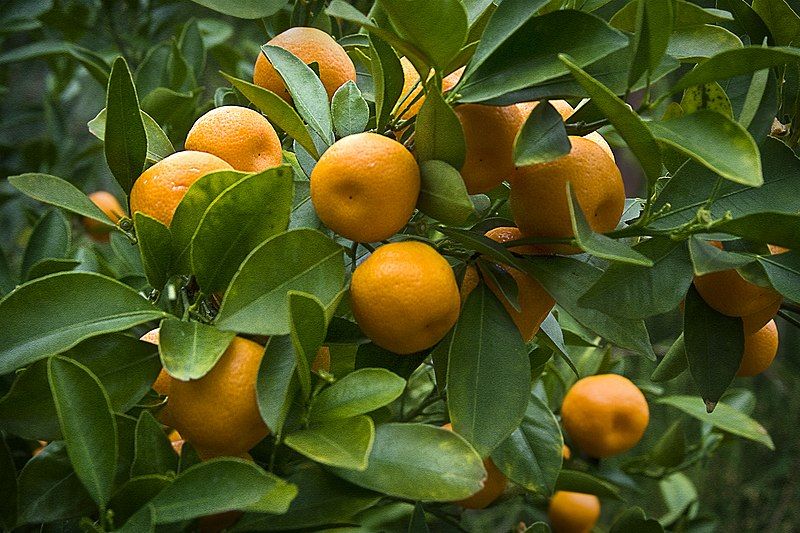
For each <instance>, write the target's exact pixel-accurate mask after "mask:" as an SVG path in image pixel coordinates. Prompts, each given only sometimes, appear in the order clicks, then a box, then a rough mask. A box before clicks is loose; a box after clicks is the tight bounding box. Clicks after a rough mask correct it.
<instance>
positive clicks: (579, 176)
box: [509, 136, 625, 254]
mask: <svg viewBox="0 0 800 533" xmlns="http://www.w3.org/2000/svg"><path fill="white" fill-rule="evenodd" d="M569 139H570V142H571V143H572V150H571V151H570V153H569V154H567V155H565V156H563V157H560V158H558V159H555V160H554V161H550V162H547V163H541V164H537V165H530V166H526V167H519V168H517V169H516V171H515V173H514V178H513V180H512V182H511V194H510V196H509V204H510V206H511V213H512V215H513V217H514V222H515V223H516V224H517V227H519V229H520V231H521V232H522V234H523V235H524V236H525V237H539V238H554V239H569V238H571V237H573V236H574V233H573V231H572V222H571V218H570V214H569V204H568V203H567V190H566V185H567V182H570V183H571V185H572V190H573V191H574V192H575V195H576V197H577V199H578V204H579V205H580V207H581V209H582V211H583V213H584V215H585V217H586V220H587V221H588V223H589V226H591V228H592V229H593V230H594V231H596V232H598V233H606V232H609V231H611V230H613V229H614V228H616V227H617V224H618V223H619V220H620V217H621V216H622V212H623V210H624V209H625V186H624V184H623V181H622V174H620V171H619V169H618V168H617V165H616V164H615V163H614V161H612V160H611V158H610V157H608V155H607V154H606V153H605V151H604V150H603V149H602V148H601V147H600V146H598V145H597V144H596V143H594V142H592V141H590V140H587V139H584V138H583V137H572V136H571V137H570V138H569ZM534 248H535V249H536V251H537V253H544V254H550V253H563V254H573V253H577V252H579V250H578V249H577V248H575V247H573V246H570V245H566V244H537V245H534Z"/></svg>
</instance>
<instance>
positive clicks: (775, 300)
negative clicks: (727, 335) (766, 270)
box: [694, 241, 783, 331]
mask: <svg viewBox="0 0 800 533" xmlns="http://www.w3.org/2000/svg"><path fill="white" fill-rule="evenodd" d="M709 244H712V245H714V246H716V247H717V248H720V249H722V244H721V243H720V242H719V241H710V242H709ZM694 286H695V288H697V292H699V293H700V296H702V297H703V300H705V302H706V303H707V304H708V305H709V306H711V307H713V308H714V309H716V310H717V311H719V312H720V313H722V314H723V315H728V316H740V317H749V318H748V319H747V320H745V323H746V325H747V326H748V331H755V330H757V329H759V328H761V326H763V325H764V324H766V323H767V322H769V321H770V320H771V319H772V317H773V316H775V313H777V311H778V307H780V304H781V301H783V297H782V296H781V295H780V293H779V292H778V291H776V290H775V289H772V288H771V287H761V286H759V285H755V284H753V283H750V282H749V281H747V280H746V279H744V278H743V277H742V276H741V275H740V274H739V273H738V272H737V271H736V270H735V269H731V270H723V271H720V272H712V273H710V274H704V275H702V276H695V278H694ZM773 311H774V312H773Z"/></svg>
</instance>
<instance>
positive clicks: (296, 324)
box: [288, 291, 328, 398]
mask: <svg viewBox="0 0 800 533" xmlns="http://www.w3.org/2000/svg"><path fill="white" fill-rule="evenodd" d="M288 300H289V322H290V336H291V338H292V344H293V345H294V354H295V361H296V364H297V378H298V382H299V383H300V389H301V390H302V391H303V396H304V397H305V398H308V397H309V396H310V394H311V365H312V363H313V362H314V359H315V358H316V356H317V351H318V350H319V348H320V346H322V343H323V342H324V341H325V333H326V331H327V326H328V324H327V319H326V316H325V306H324V305H323V304H322V302H321V301H320V300H319V299H318V298H317V297H316V296H314V295H312V294H307V293H303V292H297V291H289V293H288Z"/></svg>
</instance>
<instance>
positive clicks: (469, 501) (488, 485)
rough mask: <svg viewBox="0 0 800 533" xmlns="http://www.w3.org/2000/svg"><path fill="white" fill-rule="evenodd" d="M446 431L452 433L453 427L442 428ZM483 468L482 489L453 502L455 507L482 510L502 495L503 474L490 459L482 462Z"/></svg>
mask: <svg viewBox="0 0 800 533" xmlns="http://www.w3.org/2000/svg"><path fill="white" fill-rule="evenodd" d="M442 427H443V428H444V429H446V430H448V431H453V425H452V424H450V423H447V424H445V425H444V426H442ZM483 467H484V468H485V469H486V479H485V480H484V481H483V488H482V489H480V490H479V491H478V492H476V493H475V494H473V495H472V496H470V497H469V498H465V499H463V500H459V501H457V502H454V503H455V504H456V505H459V506H461V507H463V508H464V509H483V508H485V507H487V506H489V505H491V504H492V502H494V501H495V500H496V499H497V498H499V497H500V495H501V494H503V491H505V490H506V486H507V485H508V478H506V476H505V474H503V473H502V472H501V471H500V469H499V468H497V465H495V464H494V461H492V459H491V457H487V458H486V459H484V460H483Z"/></svg>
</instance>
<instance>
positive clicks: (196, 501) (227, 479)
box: [150, 457, 297, 524]
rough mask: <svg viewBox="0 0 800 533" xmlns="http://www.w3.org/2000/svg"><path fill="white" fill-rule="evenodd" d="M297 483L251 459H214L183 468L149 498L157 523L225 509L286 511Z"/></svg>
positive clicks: (170, 521) (220, 511) (268, 511)
mask: <svg viewBox="0 0 800 533" xmlns="http://www.w3.org/2000/svg"><path fill="white" fill-rule="evenodd" d="M296 495H297V487H295V486H294V485H292V484H291V483H287V482H286V481H284V480H282V479H281V478H279V477H277V476H275V475H273V474H270V473H269V472H265V471H264V470H262V469H261V468H260V467H259V466H257V465H256V464H255V463H253V462H251V461H245V460H244V459H234V458H232V457H228V458H224V459H211V460H209V461H205V462H203V463H200V464H198V465H195V466H193V467H191V468H189V469H188V470H186V471H185V472H182V473H181V474H180V475H179V476H178V477H177V478H175V481H173V482H172V484H171V485H170V486H168V487H167V488H165V489H164V490H162V491H161V492H159V493H158V495H156V497H155V498H153V499H152V500H151V501H150V506H152V508H153V515H154V518H155V522H156V523H157V524H171V523H174V522H179V521H181V520H191V519H192V518H196V517H198V516H207V515H212V514H216V513H224V512H226V511H233V510H240V511H246V510H249V509H252V510H257V511H260V512H266V513H276V514H280V513H284V512H286V510H287V509H288V508H289V504H290V503H291V501H292V500H293V499H294V497H295V496H296Z"/></svg>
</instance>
